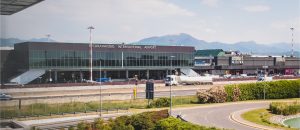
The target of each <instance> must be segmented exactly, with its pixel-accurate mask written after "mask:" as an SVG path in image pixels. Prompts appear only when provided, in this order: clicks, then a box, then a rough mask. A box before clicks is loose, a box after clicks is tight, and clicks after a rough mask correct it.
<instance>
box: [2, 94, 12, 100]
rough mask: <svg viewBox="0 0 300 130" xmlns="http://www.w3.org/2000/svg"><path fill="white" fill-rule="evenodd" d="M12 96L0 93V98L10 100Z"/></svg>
mask: <svg viewBox="0 0 300 130" xmlns="http://www.w3.org/2000/svg"><path fill="white" fill-rule="evenodd" d="M11 99H12V96H11V95H8V94H5V93H0V100H11Z"/></svg>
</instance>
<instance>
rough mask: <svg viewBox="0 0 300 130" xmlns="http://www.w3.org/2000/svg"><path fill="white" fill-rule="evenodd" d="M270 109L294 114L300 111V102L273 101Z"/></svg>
mask: <svg viewBox="0 0 300 130" xmlns="http://www.w3.org/2000/svg"><path fill="white" fill-rule="evenodd" d="M269 109H270V111H271V112H272V113H273V114H279V115H294V114H297V113H300V102H293V103H290V102H272V103H271V104H270V106H269Z"/></svg>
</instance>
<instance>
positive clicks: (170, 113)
mask: <svg viewBox="0 0 300 130" xmlns="http://www.w3.org/2000/svg"><path fill="white" fill-rule="evenodd" d="M174 57H175V56H170V58H171V75H172V70H173V65H172V64H173V63H172V62H173V58H174ZM169 116H172V79H171V84H170V112H169Z"/></svg>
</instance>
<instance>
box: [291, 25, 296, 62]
mask: <svg viewBox="0 0 300 130" xmlns="http://www.w3.org/2000/svg"><path fill="white" fill-rule="evenodd" d="M290 29H291V31H292V41H291V43H292V55H291V57H293V56H294V29H295V28H293V27H292V28H290Z"/></svg>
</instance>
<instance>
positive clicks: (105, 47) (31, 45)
mask: <svg viewBox="0 0 300 130" xmlns="http://www.w3.org/2000/svg"><path fill="white" fill-rule="evenodd" d="M25 47H26V48H28V49H29V50H75V51H89V50H90V45H89V44H88V43H59V42H23V43H17V44H15V49H21V48H23V49H25ZM93 50H94V51H124V52H128V51H132V52H174V53H176V52H189V53H193V52H194V51H195V47H192V46H158V45H132V44H97V43H93Z"/></svg>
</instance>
